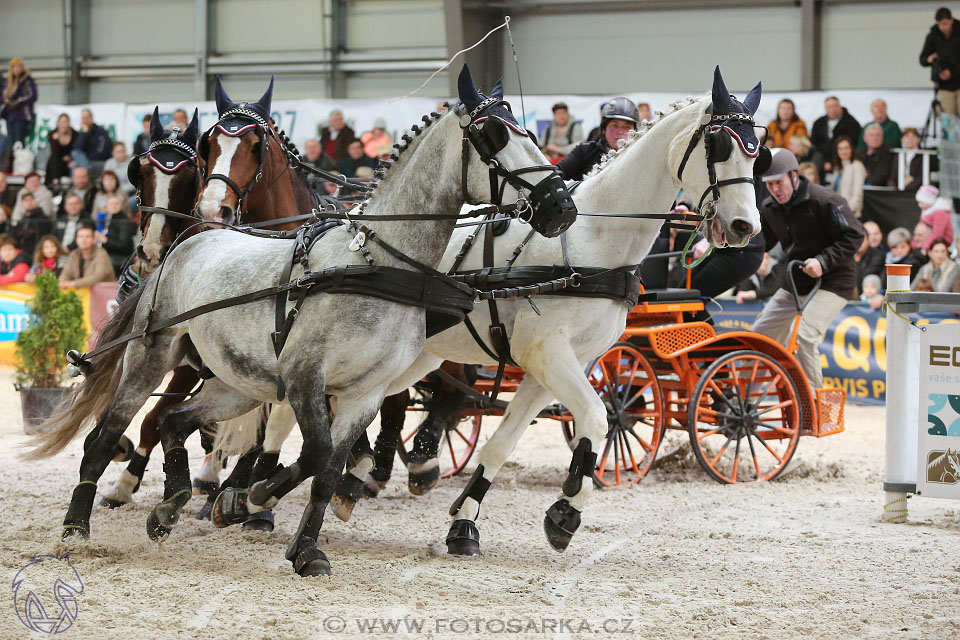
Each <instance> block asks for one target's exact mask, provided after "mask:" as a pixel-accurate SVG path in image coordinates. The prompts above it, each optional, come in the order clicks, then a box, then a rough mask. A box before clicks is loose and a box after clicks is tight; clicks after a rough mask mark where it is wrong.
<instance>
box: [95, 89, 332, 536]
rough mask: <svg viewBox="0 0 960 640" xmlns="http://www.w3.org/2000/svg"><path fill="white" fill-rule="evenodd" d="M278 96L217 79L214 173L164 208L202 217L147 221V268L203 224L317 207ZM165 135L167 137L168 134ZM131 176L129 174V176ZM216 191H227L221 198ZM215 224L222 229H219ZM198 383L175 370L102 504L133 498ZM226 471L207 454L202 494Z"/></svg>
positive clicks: (246, 465)
mask: <svg viewBox="0 0 960 640" xmlns="http://www.w3.org/2000/svg"><path fill="white" fill-rule="evenodd" d="M272 94H273V81H272V80H271V82H270V87H269V88H268V89H267V91H266V93H265V94H264V95H263V96H262V97H261V98H260V100H259V101H257V102H254V103H247V102H244V103H235V102H233V101H231V100H230V98H229V96H227V94H226V92H225V91H224V90H223V87H222V86H221V84H220V81H219V79H218V80H217V91H216V100H217V111H218V115H219V116H220V120H219V121H218V122H217V124H215V125H214V126H213V127H212V128H211V129H210V130H209V131H207V132H206V133H204V134H203V136H202V137H201V138H200V139H199V148H198V153H197V157H198V159H199V162H200V163H202V165H203V166H204V167H207V168H208V169H210V172H209V173H208V174H207V175H206V176H204V177H202V179H197V180H196V181H194V182H191V181H190V178H188V177H186V176H184V177H183V179H182V180H181V179H178V180H177V184H179V185H181V187H182V192H179V193H178V197H179V198H183V199H184V200H179V199H178V200H177V202H178V203H180V202H183V201H186V200H188V201H189V205H187V206H184V207H183V208H175V207H174V206H173V204H174V201H173V200H172V199H170V200H168V203H169V204H168V207H166V208H170V209H173V210H174V211H179V212H181V213H193V214H194V215H195V214H196V213H199V214H200V216H201V217H198V219H197V221H196V222H194V221H192V220H185V219H183V218H179V217H173V216H164V215H162V214H160V213H157V214H154V215H153V216H149V218H148V219H147V221H146V223H145V224H147V225H148V226H147V227H146V228H145V229H144V234H143V236H144V241H143V242H142V243H141V246H140V247H138V250H137V253H138V258H139V262H140V264H141V265H143V264H146V265H148V266H150V265H152V266H156V265H157V264H159V262H160V260H161V259H162V258H163V256H164V255H165V254H166V252H167V251H168V250H169V248H170V247H171V245H172V244H173V242H174V241H175V239H176V238H177V237H178V236H180V235H181V234H182V235H183V236H184V237H186V236H187V235H191V234H192V233H196V232H198V231H200V230H202V229H203V228H206V227H207V226H208V225H202V224H198V223H199V222H200V221H201V220H206V221H211V222H214V223H219V222H222V223H227V224H229V223H231V222H234V221H236V222H242V223H244V224H255V223H265V222H269V221H270V220H279V219H281V218H288V217H295V216H297V215H298V214H302V213H305V212H308V211H310V210H311V209H313V208H314V207H315V206H316V199H315V198H314V195H313V193H312V191H310V188H309V187H308V186H307V182H306V180H305V179H304V177H303V175H302V174H301V173H300V172H299V171H297V170H293V169H291V165H294V164H296V162H294V160H295V159H297V158H298V154H297V151H296V148H295V147H293V145H292V144H291V143H290V142H289V140H288V139H287V137H286V135H285V134H284V133H283V131H281V130H279V129H278V128H277V127H276V124H275V123H274V121H273V120H272V118H271V117H270V103H271V100H272ZM154 122H157V123H158V124H157V126H158V128H159V120H158V119H155V120H154ZM151 127H152V125H151ZM160 130H161V131H162V128H161V129H160ZM151 135H152V134H151ZM197 142H198V141H197V137H196V134H195V133H194V136H193V144H194V145H197ZM225 149H228V150H229V157H225V153H224V150H225ZM136 161H137V160H136V159H135V162H136ZM139 162H140V166H141V170H142V171H144V172H145V174H146V173H151V174H152V173H154V170H155V168H156V167H154V166H148V163H146V162H144V161H143V160H142V159H141V160H140V161H139ZM131 166H133V165H131ZM181 170H183V169H181ZM133 171H134V170H133V168H131V174H132V173H133ZM147 180H148V178H147V177H146V175H145V176H144V181H143V187H142V191H141V200H142V201H143V202H144V203H148V202H149V203H151V204H149V206H161V205H160V204H152V203H153V202H160V201H159V200H157V199H153V200H152V201H151V200H149V192H148V189H149V188H150V187H151V186H152V185H153V184H154V182H148V181H147ZM188 183H189V184H188ZM201 187H202V189H201ZM171 188H172V187H171ZM218 192H222V194H221V196H220V197H219V199H217V194H218ZM211 201H214V202H215V205H214V206H213V207H211V206H206V207H204V206H203V205H204V204H208V205H209V203H210V202H211ZM153 225H156V226H155V227H154V229H160V231H159V232H155V233H151V232H150V227H151V226H153ZM209 226H210V227H211V228H216V227H218V226H219V225H217V224H212V225H209ZM298 226H299V223H298V222H296V221H294V222H284V223H279V224H277V225H273V226H270V228H271V229H277V230H283V229H295V228H297V227H298ZM200 381H201V378H200V373H199V372H197V371H196V370H195V369H193V368H192V367H179V368H177V369H176V370H175V371H174V375H173V379H172V380H171V382H170V384H169V386H168V387H167V389H166V393H167V394H170V395H165V396H163V397H161V398H160V401H159V402H158V403H157V405H156V406H155V407H154V409H153V410H152V411H150V412H149V413H148V414H147V416H146V418H144V421H143V423H142V425H141V427H140V442H139V444H138V446H137V449H136V452H135V453H134V454H133V457H132V459H131V462H130V464H129V465H128V467H127V469H126V470H125V471H124V473H123V474H122V475H121V477H120V479H119V480H118V481H117V483H116V484H115V485H114V487H112V488H111V489H110V490H108V491H107V492H106V493H105V494H104V498H103V500H102V504H105V505H107V506H111V507H115V506H119V505H121V504H125V503H126V502H130V501H131V500H132V499H133V498H132V496H133V493H134V492H136V490H137V489H138V488H139V485H140V481H141V479H142V477H143V473H144V469H145V468H146V464H147V460H148V459H149V456H150V453H151V451H152V450H153V448H154V447H156V445H157V444H158V443H159V441H160V433H159V430H158V421H159V415H160V412H161V411H162V410H163V409H165V408H167V407H169V406H171V405H174V404H177V403H179V402H182V401H183V400H184V398H185V397H186V394H189V393H190V392H191V391H193V390H194V389H195V388H196V387H197V385H198V384H199V383H200ZM212 435H213V430H212V429H210V430H204V431H203V432H201V440H202V441H203V444H204V449H205V450H206V451H207V452H208V453H209V452H210V451H211V449H212ZM256 453H257V451H256V450H255V451H254V452H251V453H248V454H247V455H245V456H243V458H242V459H241V461H240V462H238V467H237V469H236V471H235V472H234V474H232V475H231V478H230V479H228V480H227V481H226V482H225V483H224V485H225V486H246V483H247V478H248V476H249V473H250V470H251V468H252V465H253V461H254V460H255V459H256ZM220 465H221V461H220V460H219V459H215V458H214V456H209V455H208V457H207V460H205V461H204V466H203V467H202V469H201V470H200V472H199V474H198V477H197V478H196V479H195V480H194V490H195V492H196V493H202V494H208V495H211V496H212V497H215V496H216V493H217V492H218V490H219V485H218V482H217V478H218V474H219V470H220ZM211 504H212V501H208V505H206V506H205V507H204V508H203V509H201V511H200V514H199V515H198V517H204V516H206V515H207V514H208V513H209V506H210V505H211ZM247 528H255V529H267V530H270V529H272V528H273V524H272V520H271V518H270V514H266V515H265V516H264V517H262V518H259V519H258V520H257V522H251V523H250V526H248V527H247Z"/></svg>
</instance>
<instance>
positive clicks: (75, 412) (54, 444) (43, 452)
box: [21, 284, 147, 460]
mask: <svg viewBox="0 0 960 640" xmlns="http://www.w3.org/2000/svg"><path fill="white" fill-rule="evenodd" d="M146 289H147V285H146V284H144V285H141V286H139V287H137V289H136V290H134V291H133V292H132V293H131V294H130V295H129V296H128V297H127V298H126V299H125V300H124V301H123V302H121V303H120V305H119V306H118V307H117V310H116V311H114V313H113V315H112V316H110V318H109V319H108V320H107V322H106V323H105V324H104V325H103V328H102V330H101V332H100V339H99V340H98V341H97V345H98V346H99V345H101V344H107V343H108V342H110V341H111V340H115V339H117V338H119V337H120V336H123V335H124V334H127V333H130V331H132V329H133V321H134V317H135V316H136V312H137V306H139V304H140V298H141V297H142V296H143V292H144V291H145V290H146ZM126 351H127V350H126V346H125V345H119V346H117V347H114V348H113V349H108V350H107V351H104V352H103V353H101V354H99V355H98V356H96V357H95V358H93V359H92V360H90V365H89V368H88V369H87V371H86V376H85V378H84V380H83V382H81V383H80V385H79V386H78V387H77V388H76V389H74V391H73V392H72V393H71V394H70V395H69V396H67V398H66V400H64V401H63V402H62V403H61V404H60V406H59V407H57V409H56V410H55V411H54V413H53V415H52V416H50V417H49V418H48V419H47V420H46V421H45V422H44V423H43V424H41V425H40V426H39V427H38V431H39V432H40V433H39V434H38V435H36V436H34V437H33V438H32V439H31V440H30V441H29V442H28V443H27V445H26V446H27V447H28V450H27V451H26V452H25V453H23V454H21V458H22V459H23V460H39V459H41V458H49V457H50V456H53V455H56V454H57V453H60V451H62V450H63V448H64V447H66V446H67V445H68V444H70V441H71V440H73V439H74V438H75V437H76V436H77V434H78V433H80V431H81V430H82V429H83V427H84V426H90V425H92V424H95V423H96V421H97V419H98V418H99V417H100V416H101V415H102V414H103V412H104V411H106V409H107V407H108V406H109V405H110V402H111V401H112V400H113V399H114V398H115V397H116V395H117V389H118V388H119V386H120V378H121V376H122V375H123V356H124V354H125V353H126Z"/></svg>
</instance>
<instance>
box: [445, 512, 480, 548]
mask: <svg viewBox="0 0 960 640" xmlns="http://www.w3.org/2000/svg"><path fill="white" fill-rule="evenodd" d="M447 553H448V554H450V555H452V556H478V555H480V532H479V531H478V530H477V524H476V523H475V522H474V521H473V520H454V521H453V524H452V525H450V532H449V533H447Z"/></svg>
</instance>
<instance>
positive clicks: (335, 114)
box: [320, 109, 357, 162]
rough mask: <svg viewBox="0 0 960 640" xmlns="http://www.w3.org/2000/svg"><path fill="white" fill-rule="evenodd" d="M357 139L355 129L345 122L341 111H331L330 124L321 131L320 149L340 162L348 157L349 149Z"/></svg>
mask: <svg viewBox="0 0 960 640" xmlns="http://www.w3.org/2000/svg"><path fill="white" fill-rule="evenodd" d="M356 139H357V136H356V135H354V133H353V129H351V128H350V127H348V126H347V123H346V122H344V120H343V112H342V111H340V110H339V109H335V110H333V111H331V112H330V121H329V124H328V125H327V126H326V127H324V128H322V129H321V130H320V147H321V148H322V149H323V152H324V153H325V154H327V155H328V156H330V157H331V158H333V159H334V160H336V161H337V162H340V161H341V160H343V159H345V158H346V157H347V148H348V147H349V146H350V143H351V142H353V141H354V140H356Z"/></svg>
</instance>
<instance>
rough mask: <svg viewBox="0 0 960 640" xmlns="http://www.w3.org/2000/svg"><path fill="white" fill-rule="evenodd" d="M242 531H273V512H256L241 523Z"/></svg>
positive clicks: (265, 510) (266, 510)
mask: <svg viewBox="0 0 960 640" xmlns="http://www.w3.org/2000/svg"><path fill="white" fill-rule="evenodd" d="M243 530H244V531H264V532H266V533H270V532H271V531H273V511H271V510H269V509H264V510H263V511H258V512H256V513H255V514H253V515H252V516H250V517H249V518H248V519H247V520H246V522H244V523H243Z"/></svg>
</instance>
